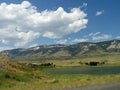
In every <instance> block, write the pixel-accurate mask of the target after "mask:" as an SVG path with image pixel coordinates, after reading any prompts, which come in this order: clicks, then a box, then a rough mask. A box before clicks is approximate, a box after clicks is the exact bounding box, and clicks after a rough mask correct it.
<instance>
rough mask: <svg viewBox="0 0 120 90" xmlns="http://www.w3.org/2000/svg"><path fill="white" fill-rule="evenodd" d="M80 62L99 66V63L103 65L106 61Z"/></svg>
mask: <svg viewBox="0 0 120 90" xmlns="http://www.w3.org/2000/svg"><path fill="white" fill-rule="evenodd" d="M80 64H85V65H89V66H97V65H103V64H105V61H102V62H98V61H90V62H84V63H82V62H80Z"/></svg>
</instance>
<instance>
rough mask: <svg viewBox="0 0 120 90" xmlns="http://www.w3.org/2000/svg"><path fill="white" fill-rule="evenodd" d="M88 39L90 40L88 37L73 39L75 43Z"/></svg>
mask: <svg viewBox="0 0 120 90" xmlns="http://www.w3.org/2000/svg"><path fill="white" fill-rule="evenodd" d="M86 41H88V39H85V38H76V39H74V40H72V42H73V43H79V42H86Z"/></svg>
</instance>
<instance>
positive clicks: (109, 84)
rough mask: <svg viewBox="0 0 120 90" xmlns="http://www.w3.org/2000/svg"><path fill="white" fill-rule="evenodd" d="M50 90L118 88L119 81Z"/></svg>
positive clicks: (110, 89)
mask: <svg viewBox="0 0 120 90" xmlns="http://www.w3.org/2000/svg"><path fill="white" fill-rule="evenodd" d="M51 90H120V82H112V83H106V84H99V85H98V84H97V85H88V86H81V87H74V88H62V89H51Z"/></svg>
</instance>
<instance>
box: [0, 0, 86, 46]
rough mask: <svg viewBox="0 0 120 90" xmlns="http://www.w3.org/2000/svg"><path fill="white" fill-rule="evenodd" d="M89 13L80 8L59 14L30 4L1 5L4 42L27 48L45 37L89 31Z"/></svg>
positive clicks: (1, 36)
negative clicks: (41, 37)
mask: <svg viewBox="0 0 120 90" xmlns="http://www.w3.org/2000/svg"><path fill="white" fill-rule="evenodd" d="M86 16H87V14H86V13H84V12H83V11H81V9H80V8H73V9H71V10H70V12H66V11H65V10H64V9H63V8H62V7H59V8H58V9H57V10H55V11H52V10H51V11H50V10H44V11H41V12H38V11H37V7H35V6H33V5H32V4H31V3H30V2H29V1H23V2H22V3H21V4H6V3H1V4H0V41H2V43H4V44H13V45H14V46H16V47H19V46H24V45H25V44H27V43H28V42H30V41H32V40H33V39H35V38H37V37H39V36H43V37H48V38H52V39H54V38H60V37H63V36H65V35H67V34H71V33H76V32H79V31H80V30H81V29H84V28H86V25H87V22H88V20H87V19H86Z"/></svg>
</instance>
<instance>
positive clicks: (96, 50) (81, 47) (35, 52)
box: [1, 40, 120, 60]
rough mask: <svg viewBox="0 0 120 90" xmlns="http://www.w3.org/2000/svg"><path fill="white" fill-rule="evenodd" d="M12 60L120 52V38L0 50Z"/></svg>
mask: <svg viewBox="0 0 120 90" xmlns="http://www.w3.org/2000/svg"><path fill="white" fill-rule="evenodd" d="M1 53H2V54H5V55H7V56H8V57H10V58H11V59H13V60H50V59H52V60H53V59H72V58H80V57H91V56H102V55H108V54H110V55H112V54H120V40H111V41H102V42H81V43H77V44H72V45H63V44H54V45H40V46H36V47H31V48H18V49H12V50H5V51H2V52H1Z"/></svg>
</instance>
